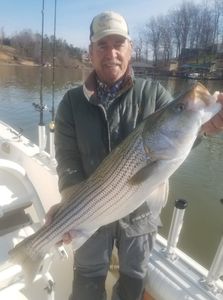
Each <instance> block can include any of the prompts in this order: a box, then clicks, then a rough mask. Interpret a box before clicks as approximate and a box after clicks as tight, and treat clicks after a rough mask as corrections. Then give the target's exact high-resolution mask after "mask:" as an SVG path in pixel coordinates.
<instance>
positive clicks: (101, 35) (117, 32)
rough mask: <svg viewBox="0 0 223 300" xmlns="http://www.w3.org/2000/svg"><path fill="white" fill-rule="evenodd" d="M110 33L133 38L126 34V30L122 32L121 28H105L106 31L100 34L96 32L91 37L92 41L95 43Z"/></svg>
mask: <svg viewBox="0 0 223 300" xmlns="http://www.w3.org/2000/svg"><path fill="white" fill-rule="evenodd" d="M109 35H120V36H122V37H124V38H126V39H128V40H131V38H130V36H129V35H128V34H126V33H125V32H122V31H120V30H119V31H118V30H104V31H102V32H100V34H94V35H93V36H92V37H91V41H92V42H93V43H95V42H98V41H99V40H101V39H103V38H104V37H106V36H109Z"/></svg>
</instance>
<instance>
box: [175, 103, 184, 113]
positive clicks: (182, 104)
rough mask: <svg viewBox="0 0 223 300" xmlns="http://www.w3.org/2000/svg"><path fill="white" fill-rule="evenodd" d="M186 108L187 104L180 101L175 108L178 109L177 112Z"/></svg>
mask: <svg viewBox="0 0 223 300" xmlns="http://www.w3.org/2000/svg"><path fill="white" fill-rule="evenodd" d="M184 109H185V104H184V103H178V104H177V105H176V107H175V110H176V111H177V112H181V111H183V110H184Z"/></svg>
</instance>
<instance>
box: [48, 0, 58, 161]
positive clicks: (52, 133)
mask: <svg viewBox="0 0 223 300" xmlns="http://www.w3.org/2000/svg"><path fill="white" fill-rule="evenodd" d="M56 17H57V0H55V1H54V34H53V63H52V108H51V122H50V124H49V128H50V158H51V160H52V161H54V160H55V147H54V128H55V122H54V119H55V108H54V102H55V101H54V100H55V60H56Z"/></svg>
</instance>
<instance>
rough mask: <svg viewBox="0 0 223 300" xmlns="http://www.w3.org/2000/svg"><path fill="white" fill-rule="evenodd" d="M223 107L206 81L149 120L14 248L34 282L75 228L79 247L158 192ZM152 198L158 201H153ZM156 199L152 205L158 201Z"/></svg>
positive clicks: (12, 256)
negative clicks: (46, 260) (51, 253)
mask: <svg viewBox="0 0 223 300" xmlns="http://www.w3.org/2000/svg"><path fill="white" fill-rule="evenodd" d="M220 109H221V104H220V103H218V102H217V96H216V95H213V96H212V95H210V93H209V92H208V90H207V89H206V88H205V87H204V86H203V85H201V84H200V83H198V84H196V85H194V86H192V87H191V88H190V89H189V90H187V91H186V92H185V93H183V94H182V95H180V96H178V97H177V98H176V99H175V100H173V101H172V102H171V103H169V104H168V105H166V106H165V107H164V108H162V109H161V110H159V111H156V112H155V113H153V114H152V115H150V116H149V117H148V118H146V119H145V120H144V121H143V122H142V123H141V124H140V125H139V126H138V127H137V128H136V129H135V130H134V131H133V132H132V133H131V134H130V135H129V136H128V137H127V138H126V139H125V140H124V141H123V142H122V143H121V144H120V145H119V146H117V147H116V148H115V149H114V150H113V151H112V152H111V153H110V154H109V155H108V156H107V157H106V158H105V159H104V160H103V162H102V163H101V164H100V165H99V167H98V168H97V169H96V170H95V172H94V173H93V174H92V175H91V176H90V177H89V178H88V179H87V180H85V181H84V182H82V183H81V184H78V185H76V186H74V190H73V192H72V194H71V196H69V198H68V199H66V200H65V201H63V202H61V203H60V205H59V206H58V209H57V211H56V213H55V214H54V217H53V220H52V222H51V223H50V224H49V225H47V226H46V225H45V226H42V227H41V228H40V229H39V230H38V231H37V232H35V233H34V234H33V235H31V236H29V237H28V238H26V239H25V240H23V241H22V242H20V243H19V244H17V245H16V246H15V248H13V249H12V250H10V252H9V255H10V259H11V260H12V261H13V263H17V264H21V265H22V268H23V270H24V274H25V277H26V279H29V280H32V279H33V277H34V272H36V271H38V268H39V266H40V264H41V261H42V260H43V258H44V256H45V255H46V253H49V251H50V250H51V248H53V247H54V246H55V245H56V243H57V242H58V241H61V240H62V236H63V234H64V233H66V232H69V231H74V232H75V234H74V239H73V244H74V248H75V249H77V248H79V247H80V246H81V245H82V244H83V243H84V242H85V241H86V240H87V239H88V238H89V237H90V236H91V235H92V234H93V233H94V232H95V231H96V230H97V229H98V228H99V227H101V226H103V225H105V224H108V223H111V222H113V221H115V220H118V219H120V218H122V217H125V216H126V215H128V214H129V213H131V212H132V211H134V210H135V209H136V208H138V207H139V206H140V205H141V204H142V203H143V202H145V201H149V200H150V197H151V199H154V195H156V191H158V190H159V187H160V186H162V185H163V184H164V183H165V182H166V181H167V180H168V178H169V177H170V176H171V175H172V174H173V173H174V172H175V171H176V169H177V168H178V167H179V166H180V165H181V164H182V163H183V161H184V160H185V159H186V157H187V156H188V154H189V152H190V150H191V148H192V147H193V144H194V141H195V140H196V138H197V136H198V135H199V132H200V129H201V126H202V124H204V123H205V122H207V121H208V120H209V119H210V118H212V117H213V116H214V115H215V114H216V113H217V112H218V111H219V110H220ZM151 201H152V200H151ZM154 203H155V202H153V204H152V205H154Z"/></svg>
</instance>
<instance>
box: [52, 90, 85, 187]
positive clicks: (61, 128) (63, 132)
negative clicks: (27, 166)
mask: <svg viewBox="0 0 223 300" xmlns="http://www.w3.org/2000/svg"><path fill="white" fill-rule="evenodd" d="M72 101H75V99H72ZM55 152H56V160H57V174H58V177H59V182H58V185H59V190H60V192H61V191H62V190H63V189H65V188H67V187H69V186H71V185H74V184H77V183H79V182H81V181H83V180H84V179H85V176H84V171H83V166H82V161H81V156H80V152H79V149H78V144H77V139H76V133H75V120H74V116H73V114H72V105H71V97H70V92H69V91H68V92H67V93H66V94H65V96H64V98H63V99H62V101H61V102H60V104H59V106H58V109H57V113H56V118H55Z"/></svg>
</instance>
